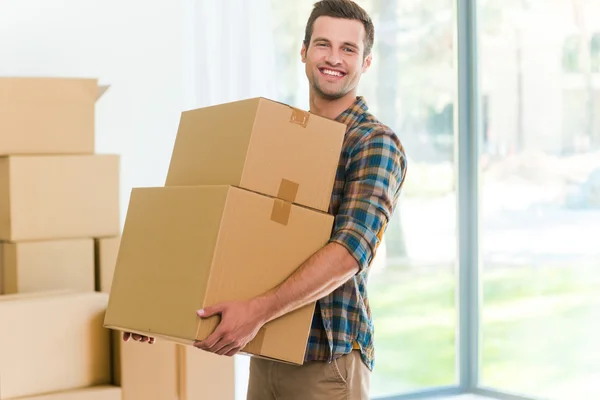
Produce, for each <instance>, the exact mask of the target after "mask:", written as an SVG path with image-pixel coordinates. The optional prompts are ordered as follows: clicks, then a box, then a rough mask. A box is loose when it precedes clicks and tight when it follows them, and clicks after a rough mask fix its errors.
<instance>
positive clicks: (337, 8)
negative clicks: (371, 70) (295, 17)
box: [304, 0, 375, 57]
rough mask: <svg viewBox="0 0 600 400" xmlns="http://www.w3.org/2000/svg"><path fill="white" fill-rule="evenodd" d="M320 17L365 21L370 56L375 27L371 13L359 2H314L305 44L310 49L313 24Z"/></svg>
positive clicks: (327, 0)
mask: <svg viewBox="0 0 600 400" xmlns="http://www.w3.org/2000/svg"><path fill="white" fill-rule="evenodd" d="M319 17H333V18H345V19H355V20H358V21H360V22H362V23H363V25H364V27H365V54H364V56H365V57H366V56H368V55H369V54H370V53H371V49H372V48H373V40H374V39H375V28H374V26H373V21H371V17H369V14H367V12H366V11H365V10H364V9H363V8H362V7H361V6H359V5H358V4H356V3H355V2H353V1H351V0H321V1H318V2H316V3H315V4H314V6H313V10H312V12H311V13H310V17H308V22H307V23H306V30H305V33H304V45H305V46H306V48H307V49H308V45H309V44H310V38H311V36H312V32H313V25H314V23H315V21H316V19H317V18H319Z"/></svg>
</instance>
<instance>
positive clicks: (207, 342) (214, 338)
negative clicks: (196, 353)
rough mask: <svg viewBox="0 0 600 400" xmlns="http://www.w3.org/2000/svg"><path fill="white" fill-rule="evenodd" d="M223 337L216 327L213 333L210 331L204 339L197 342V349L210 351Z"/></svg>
mask: <svg viewBox="0 0 600 400" xmlns="http://www.w3.org/2000/svg"><path fill="white" fill-rule="evenodd" d="M222 337H223V335H222V333H221V330H219V328H217V329H216V330H215V331H214V332H213V333H211V334H210V335H209V336H208V337H207V338H206V339H204V340H203V341H201V342H198V346H196V347H198V348H199V349H202V350H206V351H212V348H213V347H214V346H215V345H216V344H217V343H218V342H219V341H220V340H221V338H222Z"/></svg>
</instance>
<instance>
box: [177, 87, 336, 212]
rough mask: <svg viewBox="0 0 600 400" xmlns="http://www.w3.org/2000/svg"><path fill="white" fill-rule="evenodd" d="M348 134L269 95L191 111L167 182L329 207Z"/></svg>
mask: <svg viewBox="0 0 600 400" xmlns="http://www.w3.org/2000/svg"><path fill="white" fill-rule="evenodd" d="M345 132H346V126H345V125H344V124H342V123H339V122H336V121H333V120H329V119H327V118H323V117H319V116H317V115H314V114H310V113H308V112H305V111H301V110H298V109H295V108H292V107H290V106H287V105H285V104H281V103H277V102H274V101H271V100H268V99H264V98H254V99H249V100H242V101H237V102H232V103H227V104H222V105H217V106H212V107H205V108H200V109H196V110H190V111H185V112H183V113H182V114H181V120H180V123H179V128H178V131H177V137H176V139H175V146H174V148H173V154H172V157H171V163H170V166H169V171H168V174H167V179H166V186H184V185H233V186H239V187H243V188H245V189H249V190H253V191H256V192H259V193H262V194H267V195H270V196H277V197H279V198H282V199H285V200H288V201H291V202H294V203H297V204H300V205H305V206H308V207H311V208H315V209H318V210H321V211H327V210H328V207H329V202H330V198H331V192H332V190H333V183H334V180H335V174H336V170H337V165H338V162H339V158H340V151H341V147H342V142H343V140H344V135H345Z"/></svg>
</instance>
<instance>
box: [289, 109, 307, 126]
mask: <svg viewBox="0 0 600 400" xmlns="http://www.w3.org/2000/svg"><path fill="white" fill-rule="evenodd" d="M290 108H291V109H292V115H291V117H290V122H291V123H294V124H298V125H302V126H303V127H304V128H306V125H307V124H308V119H309V116H310V113H309V112H307V111H303V110H299V109H297V108H294V107H290Z"/></svg>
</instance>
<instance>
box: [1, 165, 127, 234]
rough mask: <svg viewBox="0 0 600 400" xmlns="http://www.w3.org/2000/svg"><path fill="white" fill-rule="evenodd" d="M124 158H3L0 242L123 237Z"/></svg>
mask: <svg viewBox="0 0 600 400" xmlns="http://www.w3.org/2000/svg"><path fill="white" fill-rule="evenodd" d="M119 161H120V160H119V156H117V155H74V156H8V157H0V240H3V241H12V242H17V241H25V240H50V239H68V238H77V237H90V238H91V237H99V236H113V235H118V234H119V230H120V223H119V218H120V214H119Z"/></svg>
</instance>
